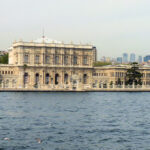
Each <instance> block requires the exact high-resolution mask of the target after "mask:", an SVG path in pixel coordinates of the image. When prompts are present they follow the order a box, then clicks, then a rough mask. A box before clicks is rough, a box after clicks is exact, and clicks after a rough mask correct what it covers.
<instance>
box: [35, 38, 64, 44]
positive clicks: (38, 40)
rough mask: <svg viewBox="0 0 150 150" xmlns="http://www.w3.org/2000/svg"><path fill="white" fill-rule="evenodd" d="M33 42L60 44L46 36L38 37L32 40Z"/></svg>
mask: <svg viewBox="0 0 150 150" xmlns="http://www.w3.org/2000/svg"><path fill="white" fill-rule="evenodd" d="M34 42H35V43H55V44H61V43H62V42H60V41H57V40H53V39H49V38H47V37H42V38H39V39H37V40H34Z"/></svg>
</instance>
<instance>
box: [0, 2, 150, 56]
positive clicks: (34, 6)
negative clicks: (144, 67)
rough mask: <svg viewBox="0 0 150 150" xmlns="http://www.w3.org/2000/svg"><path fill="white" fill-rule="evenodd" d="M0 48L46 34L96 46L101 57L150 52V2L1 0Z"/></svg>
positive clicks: (63, 39)
mask: <svg viewBox="0 0 150 150" xmlns="http://www.w3.org/2000/svg"><path fill="white" fill-rule="evenodd" d="M0 2H1V5H0V49H6V48H7V47H10V46H11V44H12V42H13V41H14V40H20V39H23V40H24V41H31V40H34V39H37V38H39V37H41V36H42V30H43V28H44V30H45V35H46V36H47V37H49V38H52V39H56V40H60V41H64V42H66V43H67V42H70V41H74V43H79V42H81V43H92V44H94V45H95V46H96V47H97V49H98V55H99V57H101V56H104V55H105V56H111V57H116V56H120V55H122V53H123V52H127V53H131V52H134V53H137V54H138V55H145V54H149V52H150V42H149V41H150V9H149V8H150V0H0Z"/></svg>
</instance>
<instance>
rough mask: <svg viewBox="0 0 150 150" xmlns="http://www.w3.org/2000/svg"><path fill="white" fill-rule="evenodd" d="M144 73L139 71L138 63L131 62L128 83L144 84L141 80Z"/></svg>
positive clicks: (126, 79) (126, 78)
mask: <svg viewBox="0 0 150 150" xmlns="http://www.w3.org/2000/svg"><path fill="white" fill-rule="evenodd" d="M141 77H142V73H140V72H139V66H138V63H136V62H134V63H132V64H131V68H130V69H128V70H127V73H126V77H125V82H126V85H132V84H135V85H142V81H141Z"/></svg>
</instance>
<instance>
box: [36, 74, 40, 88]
mask: <svg viewBox="0 0 150 150" xmlns="http://www.w3.org/2000/svg"><path fill="white" fill-rule="evenodd" d="M38 84H39V74H38V73H36V74H35V85H36V86H38Z"/></svg>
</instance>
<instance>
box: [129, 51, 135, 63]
mask: <svg viewBox="0 0 150 150" xmlns="http://www.w3.org/2000/svg"><path fill="white" fill-rule="evenodd" d="M130 62H135V54H134V53H131V54H130Z"/></svg>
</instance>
